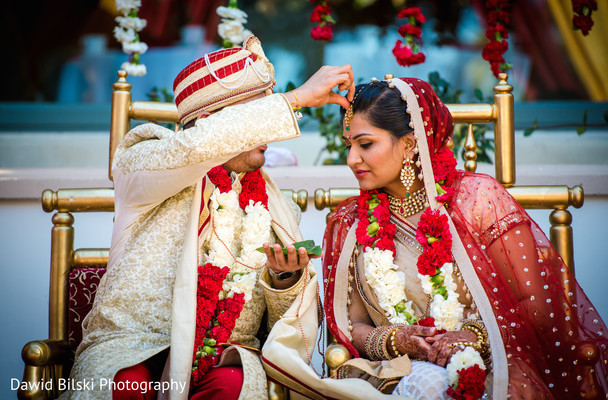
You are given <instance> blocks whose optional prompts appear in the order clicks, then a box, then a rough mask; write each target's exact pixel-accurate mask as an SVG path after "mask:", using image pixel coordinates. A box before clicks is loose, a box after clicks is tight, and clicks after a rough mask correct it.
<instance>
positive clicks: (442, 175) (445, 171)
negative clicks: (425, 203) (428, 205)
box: [432, 147, 456, 203]
mask: <svg viewBox="0 0 608 400" xmlns="http://www.w3.org/2000/svg"><path fill="white" fill-rule="evenodd" d="M432 164H433V175H434V176H435V181H436V182H437V183H438V184H439V187H440V189H441V190H438V192H440V193H438V196H437V197H436V199H437V201H438V202H440V203H448V202H449V201H450V200H452V197H454V194H455V191H454V188H453V187H452V184H453V183H454V179H455V178H456V158H455V157H454V153H453V152H452V150H450V149H448V148H447V147H442V148H441V149H439V151H438V152H437V153H435V155H433V162H432Z"/></svg>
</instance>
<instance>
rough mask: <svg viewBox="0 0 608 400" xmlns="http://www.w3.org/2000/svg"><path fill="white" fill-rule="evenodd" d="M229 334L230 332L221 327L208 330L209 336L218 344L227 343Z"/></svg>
mask: <svg viewBox="0 0 608 400" xmlns="http://www.w3.org/2000/svg"><path fill="white" fill-rule="evenodd" d="M231 333H232V331H231V330H229V329H226V328H225V327H223V326H221V325H218V326H214V327H213V328H211V330H210V336H211V337H213V338H215V340H217V341H218V343H224V342H227V341H228V339H230V334H231Z"/></svg>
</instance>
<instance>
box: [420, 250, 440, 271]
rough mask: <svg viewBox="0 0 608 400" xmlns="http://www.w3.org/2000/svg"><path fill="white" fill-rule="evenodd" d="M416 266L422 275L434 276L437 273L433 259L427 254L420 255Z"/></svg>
mask: <svg viewBox="0 0 608 400" xmlns="http://www.w3.org/2000/svg"><path fill="white" fill-rule="evenodd" d="M416 266H417V267H418V272H419V273H420V274H421V275H428V276H433V275H435V274H436V273H437V267H436V266H434V265H432V264H431V258H430V257H429V255H428V254H427V253H422V254H420V256H419V257H418V261H417V262H416Z"/></svg>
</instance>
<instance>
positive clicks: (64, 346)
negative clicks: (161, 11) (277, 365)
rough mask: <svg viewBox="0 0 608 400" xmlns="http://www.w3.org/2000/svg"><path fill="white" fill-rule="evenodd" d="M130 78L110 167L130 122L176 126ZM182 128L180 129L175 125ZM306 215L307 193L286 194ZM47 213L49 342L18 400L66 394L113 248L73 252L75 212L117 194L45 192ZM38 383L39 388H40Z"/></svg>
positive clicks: (108, 203)
mask: <svg viewBox="0 0 608 400" xmlns="http://www.w3.org/2000/svg"><path fill="white" fill-rule="evenodd" d="M126 78H127V74H126V72H124V71H119V72H118V81H117V82H116V83H114V85H113V89H114V90H113V93H112V115H111V128H110V129H111V132H110V163H109V168H108V170H109V176H110V179H112V175H111V165H112V158H113V155H114V150H115V149H116V146H117V145H118V143H120V141H121V140H122V138H123V137H124V135H125V134H126V133H127V132H128V131H129V129H130V126H131V120H138V121H156V122H168V123H174V124H176V125H177V123H178V122H179V120H178V117H177V108H176V107H175V104H173V103H159V102H152V101H131V85H130V84H129V83H128V82H127V79H126ZM176 129H177V126H176ZM282 192H283V193H285V194H287V195H291V197H292V198H293V200H294V201H295V202H296V204H298V205H299V206H300V208H301V209H302V211H305V210H306V206H307V201H308V193H307V192H306V191H304V190H300V191H298V192H294V191H293V190H283V191H282ZM42 209H43V210H44V211H46V212H56V213H55V214H54V215H53V217H52V221H53V228H52V229H51V265H50V285H49V337H48V339H46V340H36V341H32V342H29V343H27V344H26V345H25V346H24V347H23V350H22V352H21V355H22V358H23V361H24V363H25V369H24V372H23V382H28V383H29V384H28V385H21V386H20V388H21V387H22V386H27V387H28V390H22V389H19V391H18V393H17V396H18V398H19V399H54V398H56V397H57V396H59V394H61V391H62V390H61V386H60V385H59V380H60V378H67V377H68V375H69V372H70V369H71V367H72V363H73V359H74V351H75V350H76V348H77V347H78V344H79V343H80V340H81V339H82V327H81V324H82V319H83V318H84V317H85V316H86V314H87V313H88V312H89V311H90V309H91V306H92V304H93V300H94V298H95V291H96V289H97V285H98V283H99V280H100V279H101V277H102V276H103V274H104V273H105V267H106V265H107V262H108V254H109V249H101V248H99V249H74V235H75V231H74V227H73V224H74V215H73V214H74V213H83V212H108V213H111V212H113V211H114V189H112V188H83V189H59V190H57V191H53V190H48V189H47V190H45V191H44V192H43V193H42ZM37 383H40V384H38V385H37ZM269 397H270V398H271V399H281V398H284V397H285V396H284V393H283V389H282V387H280V386H278V385H276V384H274V383H273V382H269Z"/></svg>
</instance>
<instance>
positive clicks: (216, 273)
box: [192, 263, 245, 388]
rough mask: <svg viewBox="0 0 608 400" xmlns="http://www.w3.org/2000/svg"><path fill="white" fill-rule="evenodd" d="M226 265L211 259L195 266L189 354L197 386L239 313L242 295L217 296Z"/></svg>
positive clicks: (224, 276) (193, 380)
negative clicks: (194, 324)
mask: <svg viewBox="0 0 608 400" xmlns="http://www.w3.org/2000/svg"><path fill="white" fill-rule="evenodd" d="M229 272H230V269H229V268H228V267H223V268H220V267H217V266H215V265H212V264H210V263H207V264H205V266H203V267H198V285H197V292H196V330H195V336H194V354H193V356H192V386H193V387H195V388H196V387H198V386H199V385H200V383H201V380H202V379H203V376H204V375H205V373H206V372H207V371H209V369H210V368H211V367H213V366H214V365H216V364H217V363H218V361H219V356H220V355H221V354H222V351H223V347H222V344H223V343H226V342H227V341H228V339H229V338H230V334H231V333H232V330H233V329H234V325H235V323H236V320H237V318H238V317H239V315H240V314H241V310H242V309H243V304H244V303H245V295H244V294H242V293H241V294H238V295H235V296H234V297H232V298H225V299H222V300H219V292H220V290H221V289H222V285H223V283H224V279H226V276H227V275H228V273H229Z"/></svg>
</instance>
